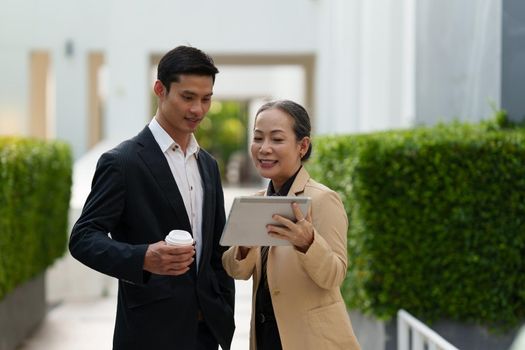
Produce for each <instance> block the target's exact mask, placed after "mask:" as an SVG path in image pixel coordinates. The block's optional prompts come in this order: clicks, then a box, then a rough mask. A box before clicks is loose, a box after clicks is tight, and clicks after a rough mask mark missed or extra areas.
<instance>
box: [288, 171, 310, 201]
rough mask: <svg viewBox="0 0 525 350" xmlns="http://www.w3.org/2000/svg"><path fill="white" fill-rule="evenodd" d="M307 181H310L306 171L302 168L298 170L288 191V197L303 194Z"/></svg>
mask: <svg viewBox="0 0 525 350" xmlns="http://www.w3.org/2000/svg"><path fill="white" fill-rule="evenodd" d="M308 180H310V174H308V171H306V169H305V168H304V166H303V167H302V168H301V170H299V173H298V174H297V176H296V177H295V180H294V182H293V184H292V187H290V191H288V195H289V196H297V195H300V194H301V193H303V192H304V188H305V187H306V184H307V183H308Z"/></svg>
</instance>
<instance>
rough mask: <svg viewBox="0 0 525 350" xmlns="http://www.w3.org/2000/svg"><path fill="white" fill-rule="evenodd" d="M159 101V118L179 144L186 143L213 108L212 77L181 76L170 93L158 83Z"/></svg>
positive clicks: (156, 92)
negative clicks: (211, 106) (211, 107)
mask: <svg viewBox="0 0 525 350" xmlns="http://www.w3.org/2000/svg"><path fill="white" fill-rule="evenodd" d="M154 91H155V94H156V95H157V96H158V98H159V110H158V114H157V119H158V121H159V123H160V125H161V126H162V127H163V128H164V129H165V130H166V131H167V132H168V134H170V136H171V137H172V138H173V139H174V140H175V141H177V142H178V143H185V142H186V141H187V140H188V137H189V136H190V135H191V134H192V133H193V132H194V131H195V129H197V126H199V124H200V122H201V121H202V119H203V118H204V116H205V115H206V113H207V112H208V110H209V109H210V105H211V96H212V94H213V78H212V77H211V76H204V75H193V74H187V75H181V76H180V80H179V82H172V83H171V87H170V91H169V92H167V91H166V88H165V87H164V85H163V84H162V83H161V82H160V81H158V80H157V81H156V82H155V86H154Z"/></svg>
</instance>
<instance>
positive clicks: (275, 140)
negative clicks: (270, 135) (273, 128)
mask: <svg viewBox="0 0 525 350" xmlns="http://www.w3.org/2000/svg"><path fill="white" fill-rule="evenodd" d="M283 141H284V140H283V139H273V142H283Z"/></svg>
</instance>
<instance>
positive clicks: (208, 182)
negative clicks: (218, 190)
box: [197, 151, 214, 266]
mask: <svg viewBox="0 0 525 350" xmlns="http://www.w3.org/2000/svg"><path fill="white" fill-rule="evenodd" d="M205 158H206V157H205V156H204V154H203V152H202V151H199V153H198V156H197V165H198V166H199V173H200V175H201V181H202V192H203V193H202V196H203V198H202V231H201V236H202V252H201V257H204V255H205V254H206V252H205V251H206V249H207V247H208V245H209V244H210V238H211V237H212V236H213V234H212V232H213V227H211V226H210V225H211V224H212V222H213V220H208V219H207V218H209V217H211V216H212V215H213V210H214V209H213V208H214V206H213V197H212V196H213V193H214V191H213V190H214V189H213V186H214V181H213V179H212V176H211V174H210V169H209V163H208V162H207V161H206V160H205ZM200 266H203V265H200Z"/></svg>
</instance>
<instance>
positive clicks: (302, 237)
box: [266, 203, 314, 253]
mask: <svg viewBox="0 0 525 350" xmlns="http://www.w3.org/2000/svg"><path fill="white" fill-rule="evenodd" d="M292 210H293V213H294V215H295V219H296V221H295V222H294V221H292V220H289V219H287V218H285V217H283V216H280V215H273V216H272V219H274V220H275V221H276V222H278V223H279V225H267V226H266V229H267V230H268V234H269V235H270V236H272V237H275V238H280V239H285V240H287V241H289V242H290V243H292V244H293V245H294V246H295V248H296V249H297V250H299V251H300V252H302V253H306V251H308V248H310V246H311V245H312V242H313V241H314V226H313V225H312V214H311V209H310V210H309V211H308V214H307V215H306V217H304V215H303V213H302V212H301V209H299V205H298V204H297V203H292Z"/></svg>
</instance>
